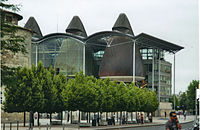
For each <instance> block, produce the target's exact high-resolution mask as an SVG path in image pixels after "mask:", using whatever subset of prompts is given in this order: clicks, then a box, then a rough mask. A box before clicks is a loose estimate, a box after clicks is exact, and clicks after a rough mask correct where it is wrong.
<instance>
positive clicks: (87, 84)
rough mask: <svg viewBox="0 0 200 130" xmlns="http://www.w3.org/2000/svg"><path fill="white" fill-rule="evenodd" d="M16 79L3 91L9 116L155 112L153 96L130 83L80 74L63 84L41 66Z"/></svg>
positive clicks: (59, 77)
mask: <svg viewBox="0 0 200 130" xmlns="http://www.w3.org/2000/svg"><path fill="white" fill-rule="evenodd" d="M15 77H16V84H15V85H13V86H10V87H8V88H7V89H6V101H5V102H4V106H5V108H4V110H5V111H8V112H21V111H33V112H40V113H54V112H61V111H64V110H70V111H76V110H80V111H83V112H118V111H128V112H133V111H144V112H153V111H155V110H156V109H157V108H158V100H157V97H156V94H155V93H154V92H152V91H149V90H147V89H142V88H138V87H136V86H135V85H134V84H133V83H131V84H124V83H122V82H120V83H117V82H116V81H111V80H110V79H105V80H103V79H96V78H95V77H93V76H84V74H83V72H81V73H77V74H76V75H75V78H73V79H69V80H68V81H66V78H65V76H64V75H62V74H59V75H55V71H54V70H53V69H52V67H50V68H49V69H48V70H47V69H45V68H44V67H43V65H42V63H41V62H40V63H39V64H38V66H37V67H35V66H34V65H33V66H32V68H31V69H27V68H22V69H20V70H19V71H17V73H16V76H15Z"/></svg>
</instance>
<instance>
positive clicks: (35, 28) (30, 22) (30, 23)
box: [24, 17, 42, 38]
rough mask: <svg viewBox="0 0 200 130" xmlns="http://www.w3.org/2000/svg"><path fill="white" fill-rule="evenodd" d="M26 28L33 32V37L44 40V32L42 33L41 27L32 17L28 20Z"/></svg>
mask: <svg viewBox="0 0 200 130" xmlns="http://www.w3.org/2000/svg"><path fill="white" fill-rule="evenodd" d="M24 28H27V29H30V30H31V31H33V37H37V38H42V32H41V30H40V27H39V25H38V23H37V21H36V20H35V18H34V17H30V18H29V19H28V21H27V22H26V24H25V26H24Z"/></svg>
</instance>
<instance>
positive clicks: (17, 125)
mask: <svg viewBox="0 0 200 130" xmlns="http://www.w3.org/2000/svg"><path fill="white" fill-rule="evenodd" d="M17 130H19V121H17Z"/></svg>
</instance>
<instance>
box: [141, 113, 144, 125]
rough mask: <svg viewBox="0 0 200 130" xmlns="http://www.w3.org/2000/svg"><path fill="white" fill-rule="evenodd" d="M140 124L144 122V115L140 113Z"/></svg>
mask: <svg viewBox="0 0 200 130" xmlns="http://www.w3.org/2000/svg"><path fill="white" fill-rule="evenodd" d="M141 124H144V115H143V114H141Z"/></svg>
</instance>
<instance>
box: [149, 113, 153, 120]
mask: <svg viewBox="0 0 200 130" xmlns="http://www.w3.org/2000/svg"><path fill="white" fill-rule="evenodd" d="M149 122H152V115H151V112H150V113H149Z"/></svg>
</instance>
